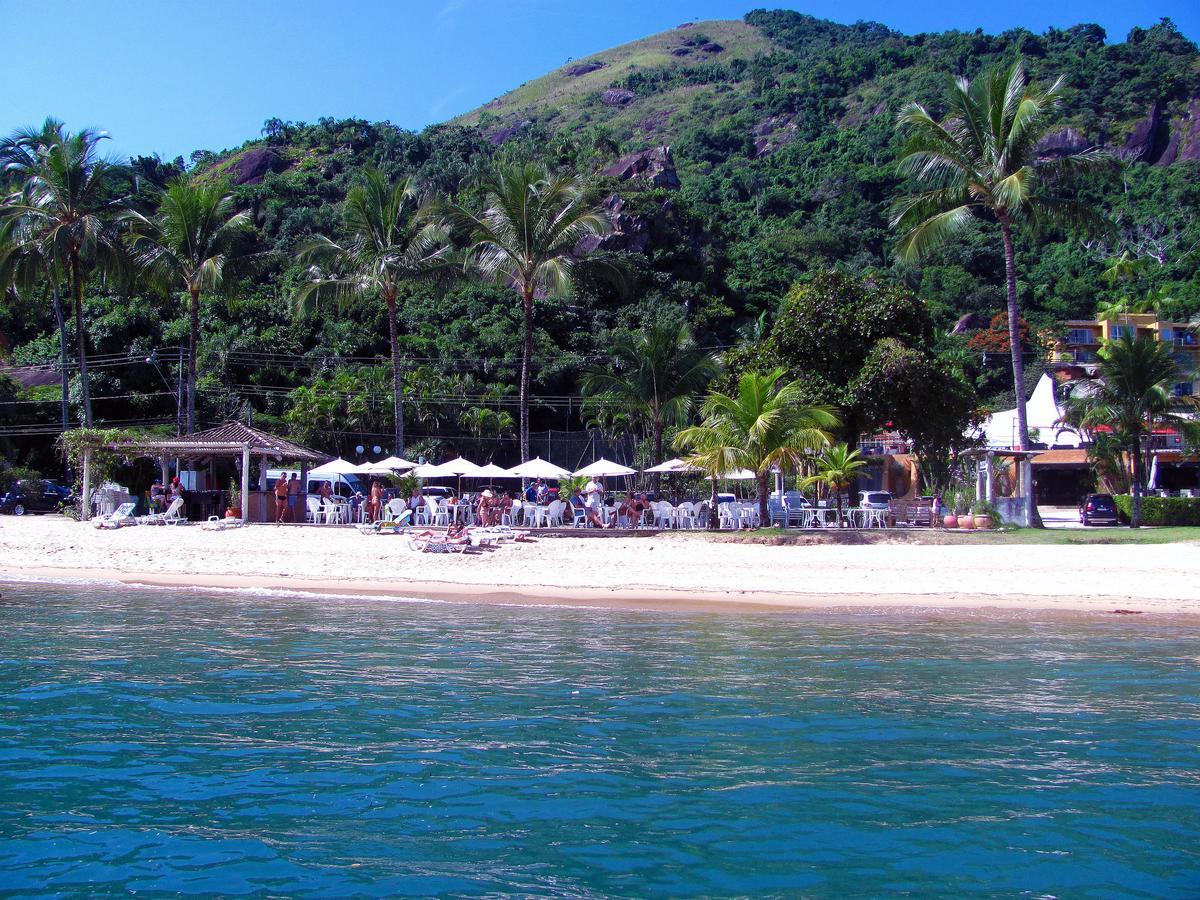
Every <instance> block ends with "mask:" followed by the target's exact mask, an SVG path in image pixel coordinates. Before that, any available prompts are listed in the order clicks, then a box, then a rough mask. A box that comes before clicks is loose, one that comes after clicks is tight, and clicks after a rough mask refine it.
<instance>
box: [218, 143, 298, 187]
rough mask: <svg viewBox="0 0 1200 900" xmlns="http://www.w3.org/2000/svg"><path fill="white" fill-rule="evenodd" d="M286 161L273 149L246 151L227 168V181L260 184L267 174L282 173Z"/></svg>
mask: <svg viewBox="0 0 1200 900" xmlns="http://www.w3.org/2000/svg"><path fill="white" fill-rule="evenodd" d="M287 167H288V161H287V160H286V159H284V158H283V155H282V154H281V153H280V152H279V151H278V150H277V149H275V148H274V147H259V148H258V149H257V150H248V151H247V152H246V153H244V154H242V156H241V158H240V159H238V160H237V161H236V162H234V163H232V164H231V165H230V166H229V169H228V172H229V180H230V181H232V182H233V183H234V184H261V183H262V180H263V178H265V177H266V175H267V173H268V172H282V171H283V170H284V169H286V168H287Z"/></svg>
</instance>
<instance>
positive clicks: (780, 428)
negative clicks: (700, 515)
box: [674, 369, 841, 523]
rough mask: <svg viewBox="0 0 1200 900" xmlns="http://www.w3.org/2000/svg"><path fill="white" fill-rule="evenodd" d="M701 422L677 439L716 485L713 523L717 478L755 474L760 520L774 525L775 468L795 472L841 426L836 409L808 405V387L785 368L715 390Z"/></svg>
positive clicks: (706, 402) (687, 457)
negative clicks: (771, 486)
mask: <svg viewBox="0 0 1200 900" xmlns="http://www.w3.org/2000/svg"><path fill="white" fill-rule="evenodd" d="M700 415H701V421H700V423H699V424H698V425H693V426H690V427H688V428H684V429H682V430H681V431H680V432H679V433H678V434H677V435H676V436H675V440H674V444H675V447H676V448H677V449H679V450H683V451H685V453H686V455H685V456H684V457H683V458H684V460H685V461H686V462H688V463H690V464H691V465H694V466H696V467H698V468H700V469H702V470H703V471H704V473H705V474H706V475H708V476H709V478H710V480H711V483H712V496H711V498H710V499H711V507H710V508H711V509H712V510H713V514H712V516H711V518H712V519H713V520H714V521H715V519H716V509H717V479H719V478H723V477H726V476H727V475H729V474H730V473H732V472H734V471H736V470H738V469H749V470H750V471H752V472H753V473H754V481H755V487H756V492H757V497H758V508H759V516H760V518H761V521H762V522H764V523H766V522H769V521H770V515H769V513H768V510H767V495H768V481H769V479H770V477H771V471H772V469H778V470H780V471H782V472H784V473H794V472H797V471H799V470H800V468H801V466H802V465H803V464H804V463H805V461H806V460H807V459H808V458H810V457H811V456H813V455H815V454H816V453H818V452H819V451H821V450H822V449H823V448H824V447H826V446H827V445H828V444H829V443H830V441H831V439H832V432H833V431H834V430H835V429H837V428H838V427H839V426H840V425H841V422H840V420H839V419H838V416H837V413H836V412H835V411H834V410H833V408H832V407H829V406H822V405H815V404H811V403H807V402H805V400H804V390H803V385H801V384H800V383H799V382H797V381H785V380H784V371H783V369H775V370H773V371H771V372H767V373H759V372H746V373H745V374H744V375H742V376H741V377H740V378H739V379H738V382H737V386H736V390H735V391H734V392H731V393H728V394H727V393H722V392H721V391H712V392H711V393H709V394H708V396H707V397H706V398H705V399H704V403H703V405H702V406H701V410H700Z"/></svg>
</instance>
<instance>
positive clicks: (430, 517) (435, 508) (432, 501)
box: [425, 497, 450, 525]
mask: <svg viewBox="0 0 1200 900" xmlns="http://www.w3.org/2000/svg"><path fill="white" fill-rule="evenodd" d="M425 521H426V523H427V524H430V525H449V524H450V513H449V512H448V511H447V510H446V504H445V503H444V502H442V501H441V500H439V499H438V498H437V497H426V498H425Z"/></svg>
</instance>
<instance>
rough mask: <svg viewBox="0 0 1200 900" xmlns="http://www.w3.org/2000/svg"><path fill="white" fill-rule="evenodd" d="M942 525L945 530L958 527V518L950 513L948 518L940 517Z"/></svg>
mask: <svg viewBox="0 0 1200 900" xmlns="http://www.w3.org/2000/svg"><path fill="white" fill-rule="evenodd" d="M942 525H944V526H945V527H946V528H957V527H958V516H956V515H954V514H953V513H951V514H950V515H948V516H943V517H942Z"/></svg>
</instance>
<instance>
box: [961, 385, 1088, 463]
mask: <svg viewBox="0 0 1200 900" xmlns="http://www.w3.org/2000/svg"><path fill="white" fill-rule="evenodd" d="M1063 412H1064V410H1063V409H1062V407H1060V406H1059V404H1058V401H1057V400H1056V399H1055V397H1054V380H1053V379H1052V378H1051V377H1050V376H1049V375H1042V377H1041V378H1040V379H1038V383H1037V387H1035V388H1034V389H1033V394H1032V395H1030V397H1029V401H1028V402H1027V403H1026V404H1025V417H1026V421H1027V423H1028V425H1029V430H1030V431H1036V432H1037V441H1038V443H1040V444H1045V445H1046V446H1047V447H1079V446H1080V445H1081V443H1082V439H1081V438H1080V436H1079V434H1078V432H1076V431H1075V430H1074V429H1073V428H1070V427H1068V426H1066V425H1064V424H1063V421H1062V418H1063ZM980 432H981V433H982V437H983V439H984V444H985V446H988V447H993V448H1004V449H1011V448H1012V447H1016V446H1018V445H1019V439H1018V434H1017V410H1016V408H1013V409H1005V410H1001V411H1000V412H998V413H993V414H992V415H990V416H988V417H987V419H985V420H984V422H983V425H982V427H981V428H980V431H979V432H976V436H979V435H980Z"/></svg>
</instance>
